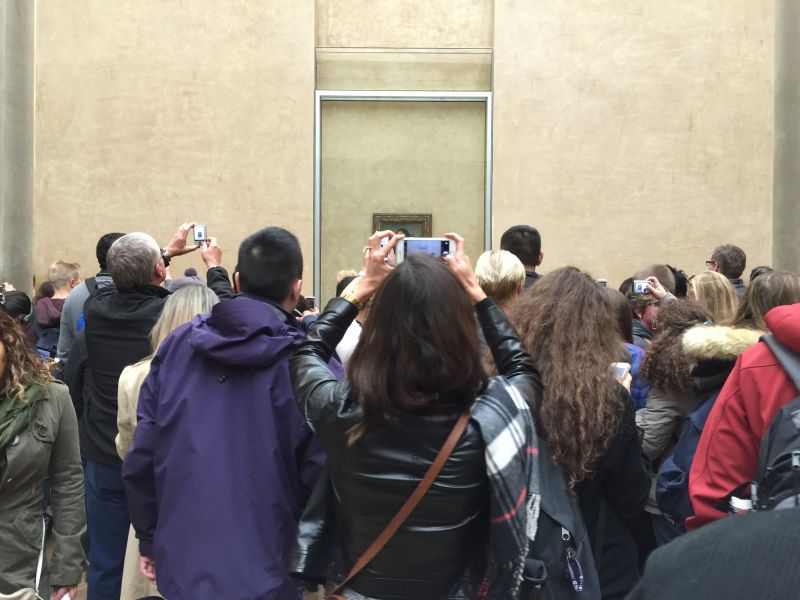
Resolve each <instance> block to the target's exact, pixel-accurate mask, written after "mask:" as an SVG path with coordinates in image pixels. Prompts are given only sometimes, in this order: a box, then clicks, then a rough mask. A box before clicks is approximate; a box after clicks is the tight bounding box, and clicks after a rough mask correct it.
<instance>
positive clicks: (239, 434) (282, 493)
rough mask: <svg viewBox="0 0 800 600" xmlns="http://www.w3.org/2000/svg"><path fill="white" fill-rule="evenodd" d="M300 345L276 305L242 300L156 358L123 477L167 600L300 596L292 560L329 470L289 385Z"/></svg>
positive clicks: (171, 342) (177, 337)
mask: <svg viewBox="0 0 800 600" xmlns="http://www.w3.org/2000/svg"><path fill="white" fill-rule="evenodd" d="M303 337H304V334H303V332H302V331H301V330H300V329H299V324H298V323H297V322H296V321H295V320H294V319H293V318H292V317H291V316H290V315H288V314H286V313H285V312H283V311H282V310H281V309H280V308H278V307H277V306H274V305H272V304H270V303H268V302H266V301H262V300H259V299H256V298H254V297H249V296H237V297H235V298H233V299H231V300H228V301H226V302H222V303H220V304H218V305H216V306H215V307H214V309H213V310H212V312H211V313H210V314H209V315H201V316H199V317H196V318H195V319H194V320H193V321H192V322H191V323H189V324H187V325H184V326H182V327H180V328H178V329H177V330H176V331H175V332H174V333H173V334H172V335H171V336H170V337H168V338H167V339H166V340H165V341H164V342H163V344H162V345H161V347H160V349H159V351H158V354H157V355H156V357H155V359H154V360H153V362H152V366H151V369H150V374H149V376H148V377H147V379H146V380H145V382H144V384H143V385H142V389H141V393H140V397H139V406H138V410H137V417H138V419H139V424H138V426H137V428H136V433H135V436H134V440H133V444H132V445H131V447H130V450H129V452H128V455H127V456H126V458H125V462H124V464H123V468H122V473H123V479H124V482H125V490H126V494H127V498H128V508H129V511H130V515H131V522H132V523H133V526H134V528H135V529H136V533H137V537H138V538H139V540H140V551H141V554H142V555H143V556H149V557H152V558H154V559H155V563H156V577H157V580H158V588H159V591H161V592H162V593H163V594H164V595H165V596H166V597H167V598H170V599H171V600H181V599H186V600H189V599H195V598H225V599H226V600H237V599H241V600H255V599H275V600H289V599H291V600H296V599H298V598H300V597H301V593H302V592H301V588H300V587H298V584H297V583H296V582H295V581H294V580H292V579H290V578H289V577H288V575H287V573H286V565H285V562H286V560H287V558H288V553H289V551H290V549H291V546H292V542H293V541H294V535H295V529H296V527H297V521H298V519H299V517H300V512H301V510H302V508H303V505H304V503H305V501H306V499H307V497H308V495H309V493H310V490H311V487H312V485H313V483H314V481H315V479H316V478H317V475H318V473H319V470H320V468H321V466H322V463H323V462H324V455H323V452H322V450H321V446H320V445H319V443H318V442H317V440H316V438H315V437H314V436H313V434H312V432H311V430H310V428H309V427H308V425H307V424H306V421H305V419H304V418H303V416H302V415H301V413H300V411H299V410H298V408H297V405H296V403H295V398H294V393H293V391H292V385H291V381H290V377H289V358H290V357H291V355H292V353H293V351H294V349H295V348H296V347H297V345H298V344H299V343H300V342H301V341H302V339H303ZM334 372H336V373H337V374H339V375H341V368H340V367H339V366H338V365H336V366H335V367H334Z"/></svg>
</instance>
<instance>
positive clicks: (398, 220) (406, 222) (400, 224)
mask: <svg viewBox="0 0 800 600" xmlns="http://www.w3.org/2000/svg"><path fill="white" fill-rule="evenodd" d="M386 229H391V230H392V231H394V232H395V233H400V230H402V233H405V234H406V236H407V237H431V235H432V231H433V215H432V214H431V213H372V231H384V230H386Z"/></svg>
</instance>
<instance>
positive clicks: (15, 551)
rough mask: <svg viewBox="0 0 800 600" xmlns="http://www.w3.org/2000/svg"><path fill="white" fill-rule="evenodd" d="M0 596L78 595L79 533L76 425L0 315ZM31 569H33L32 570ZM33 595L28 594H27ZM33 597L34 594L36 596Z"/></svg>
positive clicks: (65, 401) (65, 400) (66, 402)
mask: <svg viewBox="0 0 800 600" xmlns="http://www.w3.org/2000/svg"><path fill="white" fill-rule="evenodd" d="M45 479H47V480H49V484H50V506H51V507H52V510H53V517H54V521H55V527H54V529H53V548H52V554H51V553H49V552H47V553H46V552H45V549H44V524H43V507H42V484H43V482H44V480H45ZM0 515H2V519H0V548H2V549H3V550H2V552H0V594H14V593H15V592H19V591H20V590H28V593H29V594H33V592H32V591H31V590H35V591H36V592H38V594H39V595H41V596H42V597H46V598H50V597H51V596H50V589H49V588H51V587H52V598H54V599H55V600H61V598H63V597H64V596H65V595H66V594H67V593H69V594H70V597H71V598H75V597H76V595H77V586H78V583H79V582H80V580H81V575H82V573H83V567H84V562H85V561H84V556H83V549H82V547H81V542H80V537H81V535H82V534H83V533H84V532H85V531H86V514H85V512H84V506H83V469H82V468H81V458H80V448H79V444H78V422H77V419H76V418H75V410H74V408H73V407H72V401H71V400H70V397H69V393H68V392H67V388H66V386H65V385H63V384H61V383H57V382H55V381H53V378H52V377H51V375H50V373H49V371H48V369H47V367H46V365H45V363H44V362H43V361H42V360H41V359H40V358H39V357H38V356H37V354H36V352H35V351H34V349H33V347H32V346H31V345H30V343H29V342H28V340H27V338H26V336H25V333H23V331H22V329H21V328H20V326H19V324H18V323H17V321H16V319H14V318H13V317H12V316H10V315H9V314H8V313H6V312H4V311H0ZM48 557H49V558H48ZM37 565H38V566H37ZM31 597H32V596H31ZM37 597H38V596H37Z"/></svg>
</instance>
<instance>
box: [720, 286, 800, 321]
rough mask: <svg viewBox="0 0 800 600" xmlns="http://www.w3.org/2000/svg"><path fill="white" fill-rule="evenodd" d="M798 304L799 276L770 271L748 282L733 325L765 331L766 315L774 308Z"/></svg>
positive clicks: (799, 291) (799, 293) (799, 299)
mask: <svg viewBox="0 0 800 600" xmlns="http://www.w3.org/2000/svg"><path fill="white" fill-rule="evenodd" d="M796 302H800V275H797V274H795V273H783V272H780V271H770V272H768V273H763V274H762V275H760V276H758V277H757V278H755V279H751V280H750V285H748V286H747V290H745V293H744V297H742V303H741V305H740V306H739V312H738V313H737V314H736V321H735V323H734V324H735V325H737V326H741V327H752V328H753V329H764V330H766V329H767V324H766V323H765V322H764V317H765V316H766V314H767V313H768V312H769V311H770V310H772V309H773V308H775V307H776V306H783V305H784V304H795V303H796Z"/></svg>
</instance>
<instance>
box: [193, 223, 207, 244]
mask: <svg viewBox="0 0 800 600" xmlns="http://www.w3.org/2000/svg"><path fill="white" fill-rule="evenodd" d="M207 239H208V237H207V236H206V226H205V225H195V226H194V241H195V242H197V243H198V244H202V243H203V242H205V241H206V240H207Z"/></svg>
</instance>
